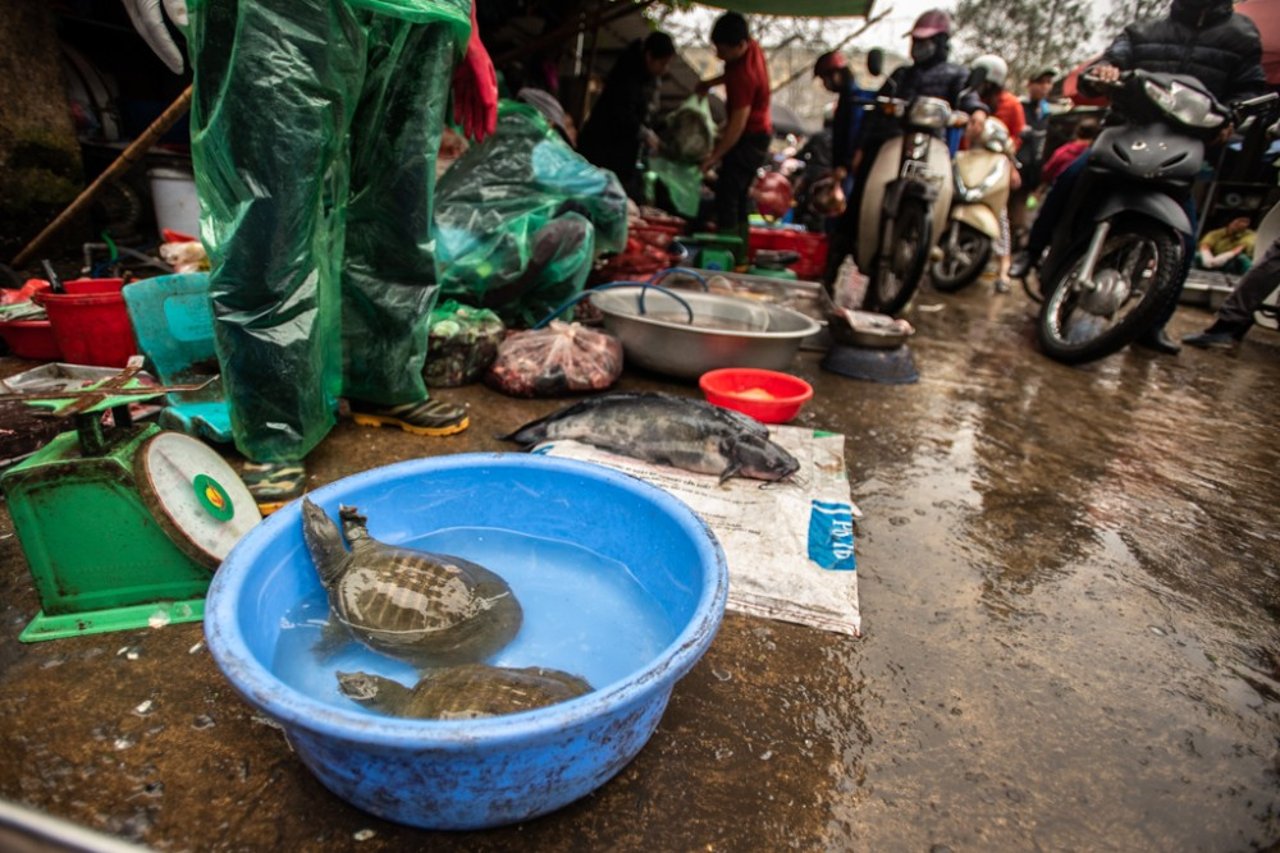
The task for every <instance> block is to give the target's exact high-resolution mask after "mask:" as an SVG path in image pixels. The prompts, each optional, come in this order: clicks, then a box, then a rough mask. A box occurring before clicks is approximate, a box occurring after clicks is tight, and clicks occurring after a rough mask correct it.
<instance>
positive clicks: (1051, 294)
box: [1036, 220, 1182, 364]
mask: <svg viewBox="0 0 1280 853" xmlns="http://www.w3.org/2000/svg"><path fill="white" fill-rule="evenodd" d="M1087 251H1088V241H1087V240H1086V241H1083V242H1081V243H1080V244H1078V245H1076V246H1075V247H1073V248H1072V249H1071V250H1069V252H1068V255H1067V256H1066V257H1065V258H1063V260H1062V262H1061V263H1054V264H1052V266H1053V270H1052V271H1047V274H1046V276H1045V277H1044V279H1043V280H1042V281H1041V283H1040V287H1041V293H1043V294H1044V303H1043V304H1042V305H1041V307H1040V318H1039V321H1038V322H1037V324H1036V325H1037V332H1038V337H1039V339H1040V348H1041V349H1042V350H1043V351H1044V353H1045V354H1046V355H1048V356H1049V357H1050V358H1052V359H1054V360H1056V361H1060V362H1062V363H1064V364H1082V363H1084V362H1087V361H1095V360H1097V359H1099V358H1104V357H1106V356H1108V355H1111V354H1112V353H1114V352H1117V351H1119V350H1120V349H1122V348H1123V347H1125V346H1126V345H1128V344H1131V343H1133V342H1134V341H1135V340H1137V339H1138V338H1139V337H1141V336H1142V335H1143V334H1145V333H1147V332H1149V331H1154V330H1153V329H1152V327H1153V326H1154V325H1155V324H1156V323H1157V322H1159V320H1160V318H1161V317H1162V316H1163V314H1164V312H1165V310H1166V309H1167V308H1168V307H1169V302H1170V300H1173V299H1176V298H1177V295H1178V294H1177V288H1178V282H1179V278H1180V276H1181V270H1182V242H1181V240H1179V239H1178V235H1177V233H1176V232H1175V231H1174V230H1173V229H1172V228H1169V227H1167V226H1164V225H1159V224H1157V223H1155V222H1152V221H1150V220H1128V221H1125V220H1120V221H1118V222H1116V223H1115V225H1114V227H1113V228H1112V231H1111V233H1110V235H1109V236H1108V237H1107V240H1106V242H1105V244H1104V245H1103V249H1102V254H1101V257H1099V259H1098V263H1097V266H1095V267H1094V271H1093V283H1094V287H1093V288H1092V289H1089V288H1085V287H1083V286H1082V285H1080V284H1078V283H1077V281H1076V279H1077V277H1078V275H1079V272H1080V269H1081V267H1082V266H1083V264H1084V257H1085V253H1086V252H1087Z"/></svg>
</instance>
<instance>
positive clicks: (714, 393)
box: [698, 367, 813, 424]
mask: <svg viewBox="0 0 1280 853" xmlns="http://www.w3.org/2000/svg"><path fill="white" fill-rule="evenodd" d="M698 387H700V388H701V389H702V393H703V394H705V395H706V397H707V402H709V403H712V404H714V405H716V406H723V407H724V408H726V409H733V410H734V411H737V412H742V413H743V414H744V415H750V416H751V417H753V418H755V419H756V420H758V421H760V422H761V423H766V424H785V423H786V422H787V421H789V420H791V419H792V418H794V417H795V416H796V415H797V414H799V412H800V409H801V407H803V406H804V404H805V403H807V402H809V401H810V400H811V399H813V386H812V385H810V384H809V383H808V382H805V381H804V380H803V379H800V378H798V377H795V376H792V375H791V374H789V373H779V372H778V371H776V370H762V369H760V368H758V367H722V368H720V369H719V370H710V371H707V372H706V373H704V374H702V376H701V378H699V379H698Z"/></svg>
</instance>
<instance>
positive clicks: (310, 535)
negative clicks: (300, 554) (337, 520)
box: [302, 497, 349, 586]
mask: <svg viewBox="0 0 1280 853" xmlns="http://www.w3.org/2000/svg"><path fill="white" fill-rule="evenodd" d="M302 539H303V541H304V542H306V543H307V551H309V552H310V554H311V559H312V560H314V561H315V564H316V571H318V572H319V573H320V581H321V583H323V584H324V585H325V586H328V585H329V584H331V583H333V582H334V581H335V580H337V579H338V577H339V576H341V574H342V570H343V568H344V567H345V565H346V561H347V557H348V556H349V552H348V551H347V546H346V543H344V542H343V541H342V531H340V530H339V529H338V525H336V524H334V523H333V519H331V518H329V514H328V513H326V512H325V511H324V510H323V509H321V508H320V507H319V506H317V505H316V504H314V503H312V501H311V499H310V498H307V497H304V498H303V499H302Z"/></svg>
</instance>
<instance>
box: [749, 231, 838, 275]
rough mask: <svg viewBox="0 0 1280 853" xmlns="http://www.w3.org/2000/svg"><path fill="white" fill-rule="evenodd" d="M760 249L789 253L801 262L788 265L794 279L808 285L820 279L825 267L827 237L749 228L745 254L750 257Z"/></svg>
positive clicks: (811, 233)
mask: <svg viewBox="0 0 1280 853" xmlns="http://www.w3.org/2000/svg"><path fill="white" fill-rule="evenodd" d="M760 249H766V250H776V251H784V252H786V251H791V252H796V253H798V254H799V255H800V260H798V261H796V262H795V263H794V264H792V265H791V270H792V271H794V272H795V274H796V277H797V278H800V279H804V280H807V281H816V280H819V279H821V278H822V273H823V271H824V270H826V267H827V235H826V234H815V233H813V232H811V231H797V230H795V229H793V228H752V229H751V233H750V235H749V236H748V238H747V251H748V252H749V253H750V254H751V256H752V257H755V253H756V252H757V251H759V250H760Z"/></svg>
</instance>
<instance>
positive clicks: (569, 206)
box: [435, 101, 627, 326]
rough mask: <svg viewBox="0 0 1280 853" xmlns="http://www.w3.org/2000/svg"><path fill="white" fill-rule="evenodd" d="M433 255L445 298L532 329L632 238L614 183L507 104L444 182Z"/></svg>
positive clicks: (519, 107)
mask: <svg viewBox="0 0 1280 853" xmlns="http://www.w3.org/2000/svg"><path fill="white" fill-rule="evenodd" d="M437 189H438V192H437V196H436V199H437V203H436V219H435V224H436V230H435V238H436V256H437V260H438V269H439V282H440V286H441V288H442V293H443V295H444V297H445V298H449V299H456V300H458V301H459V302H463V303H467V304H470V305H477V306H480V307H484V308H489V309H491V310H493V311H494V312H496V313H497V314H498V316H500V317H501V318H502V319H503V321H504V322H506V323H507V324H508V325H512V326H518V325H533V324H535V323H537V322H538V321H540V320H542V319H543V318H544V317H545V316H546V315H547V314H548V313H549V312H550V311H551V309H553V308H555V307H556V306H558V305H559V304H561V303H562V302H564V301H565V300H566V299H568V298H569V297H571V296H573V295H574V294H576V293H580V292H581V291H582V288H583V286H584V284H585V283H586V279H587V275H588V274H589V273H590V271H591V264H592V261H593V260H594V258H595V254H596V252H597V251H609V252H616V251H619V250H621V249H622V248H623V246H624V245H625V244H626V239H627V196H626V193H625V192H624V191H623V189H622V185H621V184H620V183H619V182H618V179H617V177H616V176H615V175H614V174H613V173H612V172H609V171H607V170H604V169H600V168H597V167H595V166H593V165H591V163H589V162H588V161H587V160H586V159H585V158H583V157H581V156H580V155H579V154H577V152H575V151H574V150H573V149H572V148H570V147H569V145H568V144H567V143H566V142H565V141H564V140H563V139H562V138H561V137H560V136H559V134H557V133H556V132H555V131H554V130H552V129H551V127H550V126H549V125H548V124H547V122H546V120H545V119H543V118H542V116H541V115H540V114H539V113H538V112H537V110H535V109H534V108H532V107H529V106H527V105H524V104H518V103H515V102H512V101H503V102H501V104H500V107H499V114H498V129H497V132H495V133H494V134H493V135H492V136H491V137H489V138H488V139H486V140H485V141H484V142H482V143H481V144H479V145H476V146H473V147H472V148H471V149H470V150H469V151H467V153H466V154H464V155H463V156H462V157H461V158H460V159H459V160H458V161H457V162H456V163H454V165H453V166H452V167H451V168H450V169H449V171H447V172H445V174H444V175H443V176H442V177H441V178H440V183H439V186H438V188H437Z"/></svg>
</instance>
